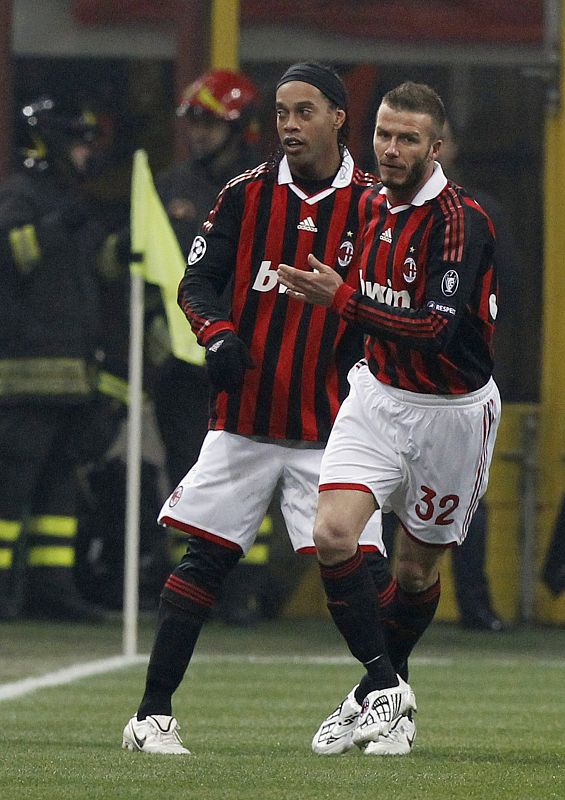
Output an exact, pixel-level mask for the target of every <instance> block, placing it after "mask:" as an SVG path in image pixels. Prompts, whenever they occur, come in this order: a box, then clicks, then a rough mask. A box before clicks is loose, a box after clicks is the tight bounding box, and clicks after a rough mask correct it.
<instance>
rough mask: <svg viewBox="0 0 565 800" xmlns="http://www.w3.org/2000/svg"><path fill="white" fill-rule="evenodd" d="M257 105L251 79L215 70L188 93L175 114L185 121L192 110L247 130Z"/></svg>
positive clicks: (255, 92)
mask: <svg viewBox="0 0 565 800" xmlns="http://www.w3.org/2000/svg"><path fill="white" fill-rule="evenodd" d="M258 104H259V92H258V90H257V87H256V86H255V85H254V84H253V83H252V82H251V81H250V80H249V78H247V77H246V76H245V75H242V74H241V73H238V72H233V71H232V70H230V69H213V70H210V72H206V73H205V74H204V75H201V76H200V77H199V78H197V79H196V80H195V81H194V83H191V84H190V86H188V87H187V88H186V89H185V91H184V92H183V95H182V97H181V101H180V103H179V105H178V107H177V112H176V113H177V116H179V117H183V116H184V115H185V114H186V113H187V112H188V111H189V110H191V109H192V110H193V111H194V112H195V113H197V114H198V113H208V114H212V115H213V116H215V117H217V118H218V119H222V120H224V121H225V122H239V123H240V124H241V125H242V127H245V125H247V124H248V122H249V120H250V118H251V117H252V116H253V114H254V112H255V110H256V107H257V106H258Z"/></svg>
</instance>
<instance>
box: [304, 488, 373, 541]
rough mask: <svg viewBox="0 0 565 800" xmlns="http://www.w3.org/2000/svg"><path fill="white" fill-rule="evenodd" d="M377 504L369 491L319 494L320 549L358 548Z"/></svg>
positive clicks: (317, 537) (317, 538)
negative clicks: (356, 546) (357, 545)
mask: <svg viewBox="0 0 565 800" xmlns="http://www.w3.org/2000/svg"><path fill="white" fill-rule="evenodd" d="M376 508H377V507H376V501H375V498H374V496H373V494H372V493H371V492H369V491H360V490H357V489H330V490H325V491H322V492H320V497H319V500H318V512H317V515H316V523H315V526H314V539H315V542H316V547H317V548H318V549H319V550H322V549H325V548H330V549H339V550H350V549H351V548H352V547H353V546H355V545H356V544H357V543H358V541H359V539H360V537H361V534H362V533H363V531H364V529H365V528H366V526H367V523H368V522H369V520H370V519H371V518H372V517H373V515H374V513H375V511H376Z"/></svg>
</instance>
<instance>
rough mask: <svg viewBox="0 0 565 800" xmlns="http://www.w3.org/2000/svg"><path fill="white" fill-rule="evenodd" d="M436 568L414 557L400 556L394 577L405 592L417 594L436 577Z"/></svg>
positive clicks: (432, 582)
mask: <svg viewBox="0 0 565 800" xmlns="http://www.w3.org/2000/svg"><path fill="white" fill-rule="evenodd" d="M438 575H439V573H438V569H437V566H436V565H435V564H434V565H425V564H422V563H420V562H418V561H417V560H416V559H414V558H407V557H402V556H400V557H399V559H398V564H397V567H396V579H397V581H398V584H399V586H400V587H401V588H402V589H404V591H405V592H409V593H410V594H417V593H418V592H423V591H425V590H426V589H428V588H429V587H430V586H433V584H434V583H435V582H436V581H437V579H438Z"/></svg>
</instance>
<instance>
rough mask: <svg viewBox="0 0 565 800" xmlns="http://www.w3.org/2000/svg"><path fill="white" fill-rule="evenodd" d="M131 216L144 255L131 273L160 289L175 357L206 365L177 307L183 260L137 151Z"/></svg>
mask: <svg viewBox="0 0 565 800" xmlns="http://www.w3.org/2000/svg"><path fill="white" fill-rule="evenodd" d="M130 213H131V249H132V251H133V252H134V253H140V254H141V260H140V261H139V262H137V263H132V264H131V271H132V272H135V273H137V274H140V275H142V276H143V278H144V279H145V280H146V281H148V282H149V283H154V284H156V285H157V286H159V287H160V288H161V296H162V298H163V305H164V306H165V312H166V314H167V323H168V326H169V336H170V339H171V349H172V351H173V355H174V356H175V357H176V358H180V359H182V360H184V361H190V362H191V363H192V364H204V352H205V351H204V348H203V347H201V346H200V345H199V344H198V342H197V341H196V337H195V335H194V334H193V333H192V330H191V329H190V325H189V323H188V321H187V319H186V317H185V315H184V314H183V312H182V310H181V309H180V308H179V306H178V305H177V291H178V285H179V283H180V280H181V278H182V276H183V275H184V269H185V263H184V258H183V255H182V252H181V249H180V246H179V243H178V240H177V237H176V236H175V233H174V231H173V229H172V227H171V223H170V222H169V218H168V217H167V213H166V211H165V209H164V208H163V204H162V203H161V198H160V197H159V195H158V194H157V190H156V189H155V184H154V183H153V176H152V175H151V169H150V167H149V163H148V160H147V153H146V152H145V150H136V152H135V154H134V157H133V173H132V180H131V212H130Z"/></svg>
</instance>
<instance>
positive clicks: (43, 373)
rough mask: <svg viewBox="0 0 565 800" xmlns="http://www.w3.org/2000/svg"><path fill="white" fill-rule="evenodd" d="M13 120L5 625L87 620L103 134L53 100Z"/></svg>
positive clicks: (2, 437)
mask: <svg viewBox="0 0 565 800" xmlns="http://www.w3.org/2000/svg"><path fill="white" fill-rule="evenodd" d="M18 122H19V126H20V131H21V134H22V139H23V141H22V148H21V149H20V150H19V158H20V163H19V164H18V168H17V170H16V171H15V172H14V173H13V174H12V175H11V176H10V177H9V178H8V179H7V180H6V181H4V182H3V184H2V185H0V265H1V269H2V280H1V281H0V312H1V313H0V317H1V321H0V406H1V414H0V473H1V475H2V482H1V487H0V618H2V619H13V618H16V617H17V616H18V615H19V614H20V613H22V611H23V610H25V611H26V612H27V613H29V614H31V615H40V616H46V617H49V618H55V619H64V620H80V621H92V620H97V619H99V618H100V615H99V612H98V611H97V610H96V609H95V608H94V607H92V606H91V605H89V604H88V603H87V602H85V600H84V598H83V596H82V594H81V592H80V591H79V588H78V587H77V585H76V581H75V561H76V537H77V466H78V465H79V464H80V463H81V462H82V461H83V459H84V458H89V457H90V455H91V454H90V453H85V452H84V449H85V447H87V446H88V444H87V439H88V438H89V437H88V433H87V432H88V430H89V426H90V424H91V420H92V418H93V417H94V418H97V408H96V405H97V392H96V390H95V386H96V376H97V371H98V364H97V353H96V347H97V341H98V332H99V331H98V326H99V317H98V313H99V306H98V282H97V275H96V259H97V252H98V249H99V247H100V246H101V244H102V242H103V239H104V237H105V235H106V234H105V229H104V226H103V225H101V224H99V223H98V221H97V220H96V219H95V217H94V215H93V214H92V213H91V209H90V208H89V205H88V202H87V198H86V197H85V195H84V193H83V191H82V184H83V181H84V180H85V179H86V178H87V177H88V176H89V175H90V174H91V172H92V170H93V167H94V164H95V160H96V151H95V142H96V137H97V135H98V128H97V123H96V118H95V116H94V114H93V113H92V111H91V110H89V109H88V108H86V107H78V106H73V105H72V104H68V106H65V105H63V104H62V103H59V102H58V101H56V100H54V99H53V98H52V97H49V96H42V97H39V98H37V99H35V100H33V101H32V102H30V103H28V104H26V105H25V106H24V107H23V108H22V110H21V115H20V118H19V120H18ZM85 432H86V438H85ZM90 438H91V440H99V435H98V434H97V435H96V436H93V437H90ZM96 444H97V446H98V445H99V444H100V442H99V441H96Z"/></svg>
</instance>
